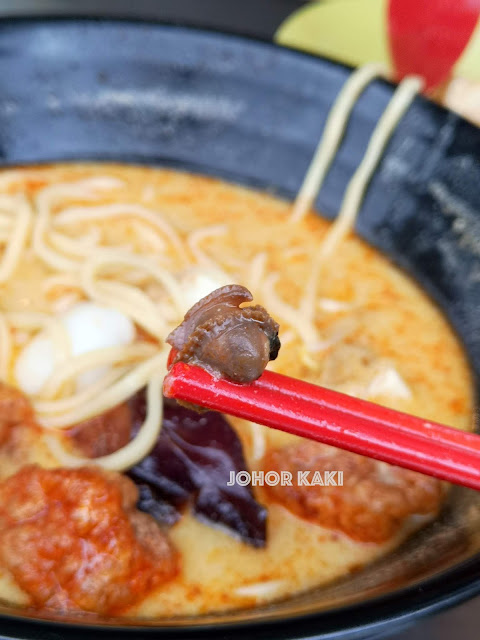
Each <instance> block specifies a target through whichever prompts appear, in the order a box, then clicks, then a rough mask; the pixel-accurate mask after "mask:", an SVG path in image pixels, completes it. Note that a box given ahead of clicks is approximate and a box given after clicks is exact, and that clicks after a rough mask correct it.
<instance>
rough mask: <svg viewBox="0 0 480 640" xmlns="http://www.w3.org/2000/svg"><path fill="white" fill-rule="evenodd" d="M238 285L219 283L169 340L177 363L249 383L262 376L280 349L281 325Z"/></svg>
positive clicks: (190, 311) (196, 306)
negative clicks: (253, 302)
mask: <svg viewBox="0 0 480 640" xmlns="http://www.w3.org/2000/svg"><path fill="white" fill-rule="evenodd" d="M252 299H253V296H252V294H251V293H250V291H249V290H248V289H246V288H245V287H242V286H240V285H235V284H232V285H227V286H225V287H220V289H216V290H215V291H213V292H212V293H210V294H209V295H208V296H206V297H205V298H202V299H201V300H200V301H199V302H197V303H196V304H195V305H194V306H193V307H192V308H191V309H190V310H189V311H188V312H187V314H186V315H185V318H184V320H183V322H182V324H181V325H180V326H178V327H177V328H176V329H175V330H174V331H172V333H171V334H170V335H169V336H168V338H167V342H168V343H169V344H171V345H172V347H174V348H175V349H177V350H178V353H177V355H176V357H175V359H174V363H175V362H188V363H191V364H195V365H199V366H201V367H203V368H204V369H206V370H207V371H209V372H210V373H212V374H213V375H216V376H219V377H223V378H227V379H228V380H231V381H233V382H238V383H241V384H246V383H249V382H253V381H254V380H256V379H257V378H259V377H260V376H261V375H262V373H263V372H264V370H265V367H266V366H267V364H268V362H269V361H270V360H275V358H276V357H277V355H278V351H279V349H280V340H279V337H278V329H279V325H278V324H277V323H276V322H275V320H273V318H271V317H270V316H269V314H268V312H267V311H266V310H265V309H264V308H263V307H261V306H260V305H255V306H252V307H240V304H242V303H243V302H250V301H251V300H252Z"/></svg>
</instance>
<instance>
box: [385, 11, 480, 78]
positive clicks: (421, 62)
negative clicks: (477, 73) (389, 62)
mask: <svg viewBox="0 0 480 640" xmlns="http://www.w3.org/2000/svg"><path fill="white" fill-rule="evenodd" d="M479 16H480V0H390V2H389V8H388V31H389V41H390V49H391V53H392V58H393V63H394V66H395V71H396V77H397V80H400V79H401V78H403V76H405V75H408V74H418V75H420V76H423V77H424V78H425V79H426V82H427V87H426V88H427V90H429V89H432V88H434V87H436V86H438V85H439V84H441V83H442V82H444V81H445V80H447V79H448V77H449V75H450V73H451V70H452V68H453V66H454V65H455V63H456V62H457V60H458V58H459V57H460V56H461V54H462V52H463V50H464V48H465V47H466V45H467V43H468V41H469V39H470V37H471V35H472V33H473V30H474V29H475V26H476V24H477V22H478V19H479ZM479 65H480V61H479Z"/></svg>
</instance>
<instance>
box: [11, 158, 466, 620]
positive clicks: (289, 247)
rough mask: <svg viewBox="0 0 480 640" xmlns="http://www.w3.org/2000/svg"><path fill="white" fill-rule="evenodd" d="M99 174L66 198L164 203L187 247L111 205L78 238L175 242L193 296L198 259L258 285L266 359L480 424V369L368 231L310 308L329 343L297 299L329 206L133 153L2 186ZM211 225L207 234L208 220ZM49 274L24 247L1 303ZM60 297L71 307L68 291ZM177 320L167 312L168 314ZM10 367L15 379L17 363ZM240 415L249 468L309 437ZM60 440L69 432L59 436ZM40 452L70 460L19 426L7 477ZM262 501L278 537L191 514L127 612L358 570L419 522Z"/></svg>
mask: <svg viewBox="0 0 480 640" xmlns="http://www.w3.org/2000/svg"><path fill="white" fill-rule="evenodd" d="M96 176H109V177H113V178H115V179H117V180H118V181H120V182H119V183H118V185H117V186H116V187H115V188H112V189H110V190H104V191H102V192H101V193H99V194H97V196H96V197H95V199H94V201H92V200H90V199H88V198H82V197H81V196H75V197H73V196H69V197H66V198H65V199H64V200H62V201H61V202H59V203H58V204H57V205H56V209H57V210H61V209H62V208H64V207H66V206H75V205H81V206H98V205H107V204H115V203H117V204H119V203H131V204H138V205H141V206H143V207H146V208H148V209H150V210H152V211H158V212H160V215H161V216H162V217H163V219H164V220H166V221H167V222H168V223H169V224H170V225H171V226H172V227H174V228H175V229H176V230H177V232H178V234H179V235H180V237H181V238H182V240H184V243H183V245H184V249H185V258H179V256H178V255H177V254H176V253H175V252H174V250H172V247H171V245H170V244H169V243H166V244H165V247H163V248H159V247H155V246H154V245H153V244H152V242H151V241H150V239H149V234H148V224H146V225H145V224H141V225H138V221H137V220H135V216H133V215H132V216H122V217H121V218H118V219H115V223H114V224H112V220H111V219H109V220H105V221H98V220H95V221H91V222H85V221H82V222H81V223H78V224H72V225H71V226H70V228H69V229H68V233H69V234H70V235H71V236H72V237H73V238H75V237H78V236H85V235H88V233H89V232H92V233H93V232H96V233H98V232H99V234H100V235H101V237H102V241H103V243H105V244H108V245H112V246H120V247H123V248H126V249H127V250H134V251H136V252H138V253H140V254H142V255H146V254H149V253H150V254H154V253H155V252H156V253H158V252H159V251H163V252H164V257H165V264H167V265H168V268H169V269H170V270H171V272H172V273H173V274H175V275H176V277H177V276H178V278H179V281H181V282H182V283H185V284H184V286H185V296H186V297H188V295H195V292H193V293H192V291H191V290H189V286H190V285H189V282H190V283H191V282H192V278H193V277H194V274H195V273H197V274H198V273H201V274H203V275H204V276H205V277H208V279H209V281H212V282H217V281H218V286H220V285H221V284H225V282H224V281H222V280H226V281H227V282H238V283H240V284H244V285H245V286H247V287H249V288H250V289H251V290H252V292H253V294H254V297H255V302H258V303H260V304H263V305H264V306H265V307H266V308H267V309H268V310H269V311H270V312H271V314H272V315H273V317H274V318H275V319H276V320H277V321H278V322H279V323H280V326H281V331H280V338H281V339H282V343H283V344H282V349H281V351H280V354H279V357H278V359H277V360H276V361H275V362H273V363H271V364H270V368H272V369H274V370H276V371H279V372H281V373H285V374H287V375H290V376H294V377H299V378H303V379H306V380H309V381H312V382H314V383H319V384H323V385H325V386H329V387H332V388H335V389H338V390H340V391H344V392H347V393H351V394H354V395H359V396H362V397H365V398H368V399H369V400H373V401H376V402H379V403H381V404H384V405H387V406H390V407H393V408H395V409H399V410H402V411H406V412H409V413H412V414H416V415H419V416H422V417H425V418H427V419H430V420H435V421H438V422H443V423H446V424H450V425H452V426H454V427H457V428H460V429H470V428H471V427H472V414H473V392H472V389H473V386H472V380H471V376H470V371H469V368H468V365H467V362H466V359H465V356H464V354H463V352H462V349H461V347H460V344H459V342H458V340H457V338H456V336H455V335H454V333H453V332H452V330H451V328H450V326H449V325H448V323H447V322H446V320H445V319H444V318H443V316H442V314H441V313H440V311H439V310H438V309H437V308H436V306H435V305H434V304H432V302H431V301H430V299H429V298H428V297H427V296H426V295H425V294H424V293H423V292H422V291H421V290H420V289H419V287H418V286H417V285H416V284H415V283H414V282H413V281H412V280H411V279H409V278H408V277H407V276H405V275H404V274H403V273H401V272H400V271H399V270H398V269H397V268H396V267H395V266H393V265H392V264H391V263H390V262H389V261H388V260H387V259H386V258H385V257H383V256H382V255H380V254H379V253H378V252H376V251H375V250H374V249H372V248H371V247H369V246H367V245H366V244H365V243H363V242H362V241H361V240H360V239H358V238H357V237H354V236H351V237H348V238H347V239H346V240H344V242H343V243H342V244H341V246H340V247H339V249H338V250H337V251H336V254H335V257H334V259H333V260H330V261H329V264H328V265H326V266H325V267H324V268H323V270H322V272H321V277H320V280H319V283H318V292H317V293H318V295H317V296H316V301H315V314H314V325H315V331H316V336H317V338H318V341H317V342H318V343H317V344H315V345H313V347H312V345H308V344H306V343H305V341H304V340H302V339H301V338H300V336H299V335H298V328H297V327H296V326H295V321H296V319H297V318H298V317H300V316H298V314H297V315H296V314H295V313H293V314H292V309H293V310H296V309H298V306H299V305H300V303H301V300H302V295H303V293H304V287H305V283H306V282H308V280H309V277H310V274H311V263H312V260H313V259H314V256H315V254H316V252H317V251H318V247H319V246H320V244H321V242H322V238H323V237H324V235H325V233H326V231H327V230H328V228H329V223H328V222H326V221H325V220H323V219H321V218H319V217H318V216H316V215H309V216H307V217H306V218H305V219H303V220H301V221H299V222H298V223H296V224H292V223H289V221H288V216H289V213H290V204H289V203H287V202H284V201H282V200H279V199H276V198H274V197H271V196H269V195H266V194H263V193H258V192H255V191H251V190H248V189H245V188H241V187H237V186H233V185H230V184H227V183H224V182H221V181H219V180H216V179H213V178H207V177H202V176H193V175H189V174H185V173H180V172H175V171H169V170H158V169H150V168H140V167H131V166H121V165H106V164H71V165H68V164H65V165H53V166H46V167H34V168H31V169H18V170H12V171H5V172H3V174H0V187H1V191H2V192H3V193H18V192H20V193H25V194H26V195H27V196H28V197H29V198H34V197H35V195H36V194H38V193H39V192H40V191H41V190H42V189H44V188H46V187H47V186H49V185H53V184H60V183H74V182H77V181H82V180H86V179H90V178H93V177H96ZM200 229H202V230H204V233H203V235H202V233H200V235H199V234H196V232H197V231H199V230H200ZM95 230H97V231H95ZM192 234H193V235H192ZM53 273H54V271H52V269H50V267H47V266H45V265H44V264H43V263H42V262H41V261H40V260H39V259H38V257H37V256H36V255H34V254H33V252H32V251H30V250H27V251H26V252H25V255H24V257H23V259H22V262H21V264H20V266H19V267H18V269H17V270H16V271H15V273H14V276H13V277H12V278H11V279H10V281H9V282H8V283H7V284H6V285H4V286H3V287H2V296H1V308H2V310H3V311H41V312H45V311H48V310H49V309H50V306H49V305H50V304H51V301H49V300H48V296H47V297H46V295H45V293H44V291H43V290H42V286H41V283H42V280H43V279H44V278H45V277H47V276H48V275H52V274H53ZM179 274H181V275H179ZM182 286H183V285H182ZM215 286H216V285H214V286H213V287H212V288H215ZM190 288H191V287H190ZM67 289H68V287H67ZM63 293H65V291H63ZM67 293H68V291H67ZM149 295H150V296H151V297H152V298H154V299H155V296H156V295H158V296H161V295H163V294H162V293H161V292H157V291H156V290H155V288H154V287H150V289H149ZM202 295H203V294H202ZM194 301H195V298H193V299H192V300H191V301H190V302H191V303H193V302H194ZM64 304H65V305H66V306H67V307H68V304H69V303H68V298H65V302H64ZM188 306H189V305H188V304H187V307H188ZM181 319H182V318H181V316H180V317H176V318H171V319H170V320H169V323H170V325H171V326H172V328H173V326H175V325H176V324H178V323H179V322H180V320H181ZM16 355H17V354H16V353H14V354H13V358H12V362H13V363H14V361H15V357H16ZM392 372H393V373H392ZM9 378H10V379H9V380H8V382H10V383H13V384H15V379H14V370H13V365H12V367H11V368H10V370H9ZM392 380H393V381H392ZM386 381H387V382H386ZM233 424H234V426H235V428H236V430H237V431H238V433H239V435H240V437H241V439H242V442H243V445H244V449H245V455H246V459H247V463H248V466H249V468H250V469H256V468H259V465H260V458H261V455H262V452H264V451H266V450H269V449H270V448H272V447H279V446H283V445H286V444H289V443H291V442H295V441H296V440H297V438H294V437H293V436H289V435H288V434H283V433H280V432H275V431H273V430H269V429H267V428H264V427H258V426H252V425H250V424H249V423H246V422H244V421H241V420H234V421H233ZM58 438H59V439H60V440H62V436H61V435H59V436H58ZM31 462H37V463H38V464H40V465H42V466H45V467H53V466H58V465H59V464H60V463H59V461H58V460H56V459H55V456H54V455H53V454H52V452H51V451H50V449H49V448H48V447H47V445H46V443H45V434H44V433H43V432H39V433H35V434H32V433H31V431H28V430H27V431H25V433H20V434H19V435H18V437H17V442H16V445H15V447H14V450H13V449H12V447H10V449H8V448H7V449H6V450H1V451H0V469H2V476H3V477H5V476H7V475H10V474H12V473H14V472H15V471H16V470H17V469H18V468H19V467H20V466H22V465H23V464H26V463H31ZM260 499H261V501H263V502H264V503H266V506H267V507H268V514H269V515H268V534H267V545H266V548H264V549H254V548H251V547H248V546H247V545H245V544H243V543H242V542H240V541H237V540H236V539H234V538H232V537H231V536H229V535H227V534H226V533H224V532H223V531H221V530H219V529H215V528H213V527H212V526H210V525H208V524H204V523H202V522H199V521H198V520H196V519H194V518H193V517H192V516H191V515H190V514H189V513H185V514H184V516H183V517H182V519H181V520H180V521H179V522H178V523H177V524H176V525H174V526H173V527H172V528H171V530H170V531H169V534H170V537H171V539H172V541H173V543H174V544H175V545H176V547H177V548H178V550H179V552H180V554H181V557H182V570H181V573H180V575H179V576H178V577H177V578H175V579H174V580H173V581H171V582H169V583H167V584H166V585H164V586H162V587H161V588H159V589H158V590H157V591H156V592H154V593H151V594H150V595H149V596H147V598H146V599H145V600H144V601H143V602H142V603H141V604H139V605H137V606H135V607H134V608H132V609H131V610H130V611H129V612H128V615H134V616H135V615H138V616H169V615H179V614H187V615H188V614H197V613H205V612H208V611H219V610H224V609H229V608H239V607H248V606H254V605H256V604H260V603H262V602H267V601H271V600H274V599H278V598H282V597H286V596H288V595H290V594H293V593H297V592H299V591H303V590H306V589H309V588H311V587H314V586H318V585H321V584H324V583H327V582H329V581H332V580H334V579H337V578H339V577H342V576H345V575H348V573H349V572H350V571H352V570H354V569H355V568H358V567H359V566H362V565H364V564H366V563H368V562H370V561H372V560H374V559H375V558H378V557H379V556H381V555H383V554H385V553H386V552H388V551H389V550H391V549H392V548H394V547H395V546H397V545H398V544H399V543H400V542H401V541H402V540H403V539H404V538H405V536H406V535H407V533H408V532H409V531H410V530H411V529H412V526H411V525H410V524H408V525H407V526H405V527H403V528H402V529H401V530H399V531H398V533H397V535H396V536H394V538H392V539H391V540H389V541H388V542H386V543H383V544H369V543H360V542H355V541H354V540H352V539H350V538H348V537H346V536H344V535H343V534H341V533H339V532H336V531H332V530H329V529H326V528H323V527H321V526H319V525H317V524H313V523H310V522H307V521H306V520H303V519H301V518H298V517H297V516H295V515H293V514H291V513H290V512H289V511H287V510H286V509H285V508H283V507H282V506H279V505H278V504H274V503H271V504H270V503H269V502H268V501H267V499H266V496H265V495H264V494H263V493H261V492H260ZM379 517H381V516H379ZM0 595H1V597H2V599H5V600H7V601H11V602H16V603H19V604H22V603H23V602H25V597H24V595H23V594H22V593H21V591H19V589H18V587H17V586H16V585H15V584H13V583H12V580H11V579H10V578H9V576H7V575H5V574H3V575H2V576H1V577H0Z"/></svg>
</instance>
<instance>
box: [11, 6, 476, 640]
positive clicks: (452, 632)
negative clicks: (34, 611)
mask: <svg viewBox="0 0 480 640" xmlns="http://www.w3.org/2000/svg"><path fill="white" fill-rule="evenodd" d="M325 1H326V2H332V1H337V2H341V1H342V0H325ZM304 4H306V2H304V1H303V0H0V17H3V16H19V15H20V16H21V15H67V14H73V15H78V16H81V15H89V16H101V15H109V16H121V17H132V18H141V19H152V20H161V21H166V22H175V23H180V24H188V25H193V26H198V27H207V28H214V29H219V30H223V31H229V32H237V33H243V34H245V35H250V36H253V37H259V38H262V39H270V38H271V37H272V35H273V33H274V32H275V30H276V28H277V27H278V25H280V24H281V22H282V21H283V20H284V19H285V18H286V17H287V16H288V15H289V14H290V13H292V11H294V10H295V9H296V8H298V7H300V6H302V5H304ZM0 90H1V80H0ZM479 580H480V576H479ZM0 630H1V627H0ZM457 637H458V638H459V640H460V639H461V640H478V639H479V638H480V598H477V599H475V600H472V601H470V602H467V603H465V604H463V605H461V606H459V607H456V608H455V609H453V610H450V611H446V612H445V613H442V614H439V615H437V616H435V617H433V618H430V619H427V620H425V621H423V622H420V623H419V624H417V625H416V626H414V627H412V628H409V629H408V630H406V631H404V632H403V633H401V634H396V635H394V636H392V637H391V640H407V639H408V640H454V639H456V638H457Z"/></svg>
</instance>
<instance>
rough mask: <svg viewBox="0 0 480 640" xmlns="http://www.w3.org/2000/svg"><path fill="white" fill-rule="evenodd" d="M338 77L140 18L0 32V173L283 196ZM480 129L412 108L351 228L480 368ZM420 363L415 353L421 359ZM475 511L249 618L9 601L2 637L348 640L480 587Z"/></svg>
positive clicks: (327, 65)
mask: <svg viewBox="0 0 480 640" xmlns="http://www.w3.org/2000/svg"><path fill="white" fill-rule="evenodd" d="M349 73H350V70H349V69H347V68H345V67H342V66H340V65H336V64H333V63H331V62H327V61H325V60H321V59H318V58H314V57H311V56H307V55H303V54H300V53H296V52H293V51H289V50H286V49H282V48H279V47H277V46H274V45H271V44H267V43H261V42H257V41H253V40H248V39H245V38H240V37H233V36H228V35H222V34H218V33H211V32H206V31H196V30H190V29H186V28H180V27H174V26H165V25H154V24H147V23H141V22H136V23H135V22H125V21H98V20H87V19H85V20H70V19H62V20H23V21H3V22H0V86H1V91H0V163H1V164H2V165H5V166H7V165H21V164H26V163H43V162H50V161H57V160H82V159H88V160H115V161H122V162H129V163H137V164H138V163H141V164H149V165H162V166H164V165H167V166H173V167H180V168H182V169H187V170H191V171H196V172H201V173H209V174H212V175H216V176H220V177H222V178H225V179H228V180H232V181H234V182H238V183H242V184H247V185H251V186H255V187H259V188H262V189H268V190H269V191H273V192H275V193H278V194H280V195H283V196H287V197H293V196H294V194H295V192H296V191H297V190H298V188H299V185H300V183H301V180H302V176H303V174H304V172H305V170H306V168H307V165H308V163H309V161H310V158H311V156H312V152H313V150H314V148H315V145H316V143H317V141H318V139H319V136H320V134H321V132H322V128H323V126H324V124H325V119H326V116H327V113H328V110H329V108H330V106H331V104H332V102H333V99H334V97H335V95H336V94H337V92H338V91H339V89H340V87H341V86H342V84H343V82H344V81H345V79H346V78H347V76H348V74H349ZM392 91H393V89H392V86H390V85H389V84H388V83H385V82H376V83H374V84H373V85H372V86H371V87H370V88H369V89H367V91H366V92H365V93H364V95H363V96H362V97H361V99H360V100H359V101H358V104H357V106H356V107H355V109H354V111H353V116H352V119H351V122H350V124H349V126H348V130H347V132H346V136H345V139H344V142H343V144H342V147H341V149H340V151H339V153H338V155H337V158H336V160H335V162H334V164H333V166H332V169H331V171H330V173H329V176H328V179H327V181H326V183H325V186H324V188H323V189H322V191H321V193H320V196H319V198H318V202H317V206H318V209H319V210H320V211H322V212H324V213H325V214H326V215H327V216H329V217H333V216H334V215H335V214H336V212H337V211H338V208H339V204H340V202H341V198H342V194H343V191H344V189H345V185H346V183H347V181H348V179H349V177H350V176H351V175H352V173H353V171H354V169H355V167H356V166H357V165H358V163H359V161H360V159H361V156H362V154H363V152H364V150H365V148H366V144H367V141H368V139H369V136H370V134H371V132H372V129H373V127H374V125H375V123H376V122H377V119H378V117H379V115H380V114H381V112H382V110H383V109H384V107H385V105H386V104H387V102H388V100H389V98H390V97H391V95H392ZM479 185H480V130H478V129H476V128H474V127H473V126H471V125H469V124H468V123H466V122H465V121H463V120H462V119H461V118H459V117H457V116H455V115H454V114H452V113H449V112H447V111H445V110H444V109H442V108H440V107H438V106H435V105H433V104H432V103H430V102H428V101H426V100H424V99H423V98H418V99H416V100H415V102H414V104H413V106H412V107H411V109H410V110H409V111H408V113H407V115H406V116H405V118H404V119H403V120H402V122H401V123H400V125H399V127H398V129H397V131H396V133H395V135H394V136H393V139H392V141H391V143H390V144H389V146H388V148H387V151H386V153H385V155H384V157H383V159H382V162H381V163H380V166H379V167H378V170H377V172H376V174H375V177H374V179H373V180H372V183H371V185H370V187H369V189H368V193H367V197H366V199H365V202H364V204H363V207H362V211H361V215H360V219H359V223H358V232H359V233H360V235H362V236H363V237H364V238H365V239H366V240H367V241H368V242H370V243H371V244H372V245H374V246H376V247H378V248H379V249H380V250H382V251H384V252H386V253H387V254H388V255H389V256H390V257H391V259H392V260H394V261H395V262H397V263H398V264H399V265H401V266H402V267H403V268H404V269H406V270H408V271H409V272H411V273H412V274H413V275H414V277H416V278H417V280H419V281H420V282H421V284H422V285H423V286H424V288H425V289H426V290H427V291H428V292H429V293H430V294H431V295H432V296H433V298H434V299H435V300H436V301H437V302H438V304H439V305H440V306H441V307H442V308H443V309H444V311H445V313H446V314H447V316H448V317H449V319H450V321H451V323H452V324H453V326H454V328H455V329H456V331H457V332H458V334H459V335H460V337H461V339H462V340H463V343H464V345H465V347H466V349H467V352H468V354H469V356H470V361H471V364H472V369H473V371H474V374H475V376H476V378H477V379H478V373H479V370H480V314H479V313H478V309H479V307H480V260H479V255H480V216H479V214H478V211H480V188H479ZM419 357H421V354H419ZM479 523H480V499H479V496H478V494H476V493H475V492H473V491H468V490H461V489H455V490H454V491H453V492H452V495H451V498H450V501H449V503H448V504H447V505H446V507H445V509H444V511H443V513H442V515H441V517H440V518H439V519H438V520H437V521H436V522H435V523H434V524H432V525H431V526H430V527H428V528H426V529H424V530H423V531H421V532H419V533H418V534H417V535H415V536H414V537H413V538H411V539H410V540H409V541H407V542H406V543H405V544H404V545H403V546H402V548H401V549H399V550H397V551H396V552H395V553H394V554H392V555H390V556H389V557H388V558H385V559H383V560H381V561H379V562H377V563H375V564H374V565H371V566H369V567H367V568H366V569H365V570H363V571H361V572H359V573H358V574H356V575H354V576H352V577H351V578H349V579H348V580H343V581H340V582H337V583H336V584H334V585H331V586H329V587H326V588H322V589H317V590H314V591H310V592H308V593H306V594H303V595H299V596H297V597H294V598H291V599H289V600H286V601H283V602H279V603H277V604H273V605H270V606H268V607H261V608H258V609H255V610H251V611H238V612H230V613H227V614H221V615H208V616H204V617H198V618H185V617H179V618H175V619H169V620H142V621H139V620H137V621H128V620H114V619H108V620H99V621H95V622H92V620H91V619H89V618H83V619H80V618H78V619H75V618H72V617H70V618H69V619H68V621H67V620H66V619H63V621H62V620H57V621H56V622H51V621H47V620H41V619H39V618H37V619H34V618H33V617H29V614H27V613H24V612H22V611H20V610H14V609H12V608H9V607H8V606H6V605H4V606H1V607H0V614H1V616H2V617H1V620H0V625H1V626H0V629H1V632H2V633H4V634H6V635H7V636H9V637H22V638H23V637H31V638H34V637H35V638H54V637H60V636H61V637H62V638H63V637H71V638H82V639H83V638H84V637H85V636H86V634H87V633H88V631H87V627H88V629H90V630H93V629H95V634H96V635H97V634H98V635H99V637H111V638H117V637H119V636H120V635H122V634H127V635H130V636H131V637H136V638H140V637H143V636H151V635H152V634H153V635H155V634H156V635H158V636H162V637H173V636H175V637H178V638H189V639H190V638H194V637H205V638H217V637H218V638H225V637H228V638H240V637H247V636H248V637H250V636H254V637H256V638H272V637H275V638H279V639H280V638H291V639H293V638H343V639H347V638H357V637H365V636H368V637H370V638H371V637H372V636H373V635H376V634H377V633H381V632H384V631H386V630H388V631H392V630H393V629H396V628H398V627H399V626H401V625H404V624H408V623H409V622H411V621H412V620H414V619H415V618H416V617H418V616H420V615H423V614H425V613H428V612H433V611H437V610H439V609H442V608H445V607H447V606H450V605H453V604H455V603H458V602H460V601H461V600H463V599H466V598H468V597H471V596H473V595H475V594H477V593H480V578H479V576H480V558H479V556H478V551H479V550H480V536H479V535H478V533H477V531H479V530H480V528H479V526H478V525H479Z"/></svg>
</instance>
